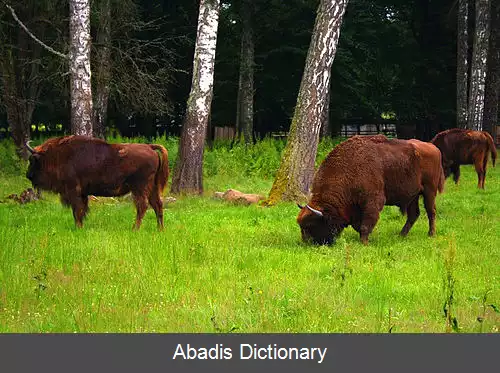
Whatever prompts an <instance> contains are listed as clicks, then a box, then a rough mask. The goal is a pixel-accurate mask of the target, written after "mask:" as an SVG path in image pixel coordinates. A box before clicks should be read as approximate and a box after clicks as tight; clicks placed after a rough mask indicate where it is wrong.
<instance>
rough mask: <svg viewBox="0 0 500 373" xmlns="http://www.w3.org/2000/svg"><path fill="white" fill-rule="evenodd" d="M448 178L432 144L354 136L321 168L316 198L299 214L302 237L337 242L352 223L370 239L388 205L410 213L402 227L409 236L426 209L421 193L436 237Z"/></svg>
mask: <svg viewBox="0 0 500 373" xmlns="http://www.w3.org/2000/svg"><path fill="white" fill-rule="evenodd" d="M444 180H445V179H444V174H443V169H442V166H441V153H440V152H439V150H438V149H437V148H436V147H435V146H434V145H432V144H430V143H424V142H421V141H418V140H408V141H407V140H389V139H387V138H386V137H385V136H383V135H377V136H363V137H361V136H354V137H352V138H350V139H349V140H347V141H345V142H343V143H342V144H340V145H338V146H337V147H335V148H334V149H333V150H332V151H331V152H330V154H329V155H328V156H327V158H326V159H325V160H324V161H323V163H322V164H321V166H320V167H319V169H318V172H317V173H316V175H315V178H314V182H313V188H312V197H311V200H310V202H309V204H308V205H307V206H305V207H303V208H301V211H300V213H299V215H298V217H297V222H298V224H299V225H300V228H301V232H302V239H303V240H304V241H311V240H312V241H313V242H314V243H317V244H331V243H333V242H334V241H335V239H336V237H337V236H338V235H339V234H340V233H341V231H342V230H343V229H344V228H346V227H347V226H349V225H352V227H353V228H354V229H355V230H356V231H357V232H359V234H360V238H361V242H363V243H364V244H367V243H368V236H369V235H370V233H371V232H372V230H373V228H374V227H375V224H376V223H377V221H378V219H379V214H380V212H381V211H382V209H383V207H384V205H395V206H399V208H400V209H401V211H402V212H403V213H406V214H407V220H406V224H405V225H404V227H403V229H402V230H401V235H403V236H406V235H407V234H408V232H409V231H410V229H411V227H412V226H413V224H414V223H415V221H416V220H417V218H418V216H419V214H420V211H419V206H418V199H419V196H420V195H423V197H424V204H425V209H426V211H427V216H428V218H429V236H432V235H434V234H435V230H436V228H435V216H436V204H435V199H436V194H437V192H438V191H439V192H442V191H443V185H444ZM299 207H300V206H299Z"/></svg>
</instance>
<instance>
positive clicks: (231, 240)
mask: <svg viewBox="0 0 500 373" xmlns="http://www.w3.org/2000/svg"><path fill="white" fill-rule="evenodd" d="M169 141H170V140H166V141H165V143H166V144H167V145H169V147H170V148H169V152H170V154H171V160H172V159H174V157H173V154H175V152H176V149H171V148H172V147H175V143H174V142H169ZM332 144H333V143H332V142H330V143H327V144H322V145H321V147H320V155H319V157H318V158H319V160H321V159H322V157H324V155H325V154H326V153H327V152H328V151H329V150H330V149H331V145H332ZM3 146H4V149H6V150H5V151H4V154H0V160H2V163H3V168H0V172H2V170H3V172H2V173H1V174H0V201H2V203H0V332H238V333H247V332H320V333H322V332H356V333H357V332H388V331H389V330H391V331H392V332H393V333H397V332H445V331H447V330H455V331H460V332H498V330H499V327H500V314H499V313H497V312H496V311H495V309H496V310H498V308H500V208H499V206H500V167H498V166H497V168H491V165H490V167H489V169H488V175H487V178H486V190H484V191H482V190H478V189H477V187H476V184H477V179H476V174H475V172H474V171H473V169H472V168H471V167H470V166H465V167H462V180H461V183H460V185H459V186H455V185H454V184H453V183H452V182H451V181H450V180H448V181H447V183H446V190H445V193H444V194H442V195H440V196H438V200H437V209H438V215H437V236H436V237H435V238H428V237H427V229H428V225H427V218H426V215H425V213H424V209H423V207H422V215H421V216H420V218H419V220H418V221H417V223H416V224H415V226H414V227H413V229H412V230H411V231H410V234H409V235H408V237H406V238H401V237H399V235H398V233H399V231H400V229H401V228H402V226H403V224H404V218H403V217H402V216H401V215H400V214H399V211H398V210H397V209H396V208H392V207H386V208H385V209H384V211H383V214H382V216H381V219H380V221H379V222H378V224H377V226H376V228H375V230H374V232H373V234H372V235H371V236H370V244H369V245H368V246H363V245H361V244H360V242H359V236H358V235H357V233H356V232H355V231H354V230H353V229H352V228H348V229H346V230H345V231H344V232H343V234H342V236H341V238H340V239H339V240H338V242H337V243H336V244H335V245H334V246H331V247H327V246H320V247H313V246H306V245H304V244H302V243H301V242H300V232H299V229H298V226H297V224H296V222H295V218H296V216H297V213H298V209H297V207H296V206H295V205H294V204H291V203H290V204H281V205H278V206H276V207H272V208H263V207H259V206H249V207H242V206H235V205H232V204H229V203H226V202H222V201H219V200H215V199H213V198H212V197H211V195H212V193H213V191H215V190H219V191H223V190H225V189H226V188H229V187H232V188H236V189H239V190H242V191H245V192H257V193H264V194H265V193H267V192H268V190H269V189H270V187H271V184H272V177H273V174H274V171H275V168H276V167H277V165H278V164H279V154H280V152H281V150H282V146H283V144H279V143H274V142H272V141H270V140H268V141H267V142H266V141H265V142H263V143H260V144H258V145H256V146H255V148H248V149H247V148H245V147H244V146H237V147H236V148H235V149H233V150H229V149H228V148H227V147H224V146H222V145H220V146H215V147H214V149H212V150H207V152H206V159H205V190H206V193H205V196H203V197H197V198H194V197H184V198H180V199H178V200H177V202H175V203H173V204H170V205H169V206H168V208H167V209H166V210H165V226H166V229H165V231H164V232H161V233H160V232H157V230H156V222H155V217H154V213H153V211H152V210H149V211H148V213H147V215H146V217H145V219H144V221H143V225H142V228H141V230H140V231H139V232H132V230H131V227H132V223H133V221H134V217H135V211H134V208H133V205H132V203H131V202H130V201H124V200H121V199H118V200H116V201H114V200H112V199H105V198H102V199H100V200H99V201H97V202H92V203H91V213H90V215H89V217H88V219H87V220H86V221H85V224H84V228H83V229H81V230H77V229H76V228H75V227H74V222H73V217H72V214H71V212H70V210H69V209H66V208H63V207H62V206H61V204H60V203H59V201H58V198H57V196H55V195H51V194H48V193H45V194H44V200H42V201H38V202H34V203H29V204H26V205H18V204H16V203H15V202H13V201H12V200H9V199H6V198H5V197H7V196H8V195H9V194H11V193H20V192H21V191H22V190H23V189H25V188H27V187H29V186H30V185H29V182H28V181H27V180H26V179H25V178H24V176H23V173H24V166H15V165H12V164H10V163H9V162H10V161H9V160H10V155H8V154H7V153H9V152H10V151H11V150H12V149H11V148H9V146H8V145H3ZM6 154H7V155H6ZM2 163H0V167H1V166H2ZM172 163H173V162H172ZM9 164H10V166H9ZM448 280H449V281H448ZM445 307H446V309H447V310H448V309H450V312H451V314H450V316H451V317H450V318H447V317H445V314H444V311H443V309H444V308H445ZM478 317H479V318H480V320H482V322H479V321H478ZM453 319H455V320H456V323H457V325H458V329H457V328H456V327H455V328H454V329H453V327H452V326H451V325H450V324H451V323H452V320H453Z"/></svg>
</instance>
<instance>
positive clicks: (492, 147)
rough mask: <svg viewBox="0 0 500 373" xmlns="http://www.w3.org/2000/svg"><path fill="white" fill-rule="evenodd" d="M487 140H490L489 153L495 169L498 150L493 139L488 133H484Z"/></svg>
mask: <svg viewBox="0 0 500 373" xmlns="http://www.w3.org/2000/svg"><path fill="white" fill-rule="evenodd" d="M484 134H485V136H486V138H487V139H488V144H489V151H490V152H491V163H492V164H493V167H495V161H496V160H497V148H496V146H495V142H494V141H493V137H491V135H490V134H489V133H488V132H484Z"/></svg>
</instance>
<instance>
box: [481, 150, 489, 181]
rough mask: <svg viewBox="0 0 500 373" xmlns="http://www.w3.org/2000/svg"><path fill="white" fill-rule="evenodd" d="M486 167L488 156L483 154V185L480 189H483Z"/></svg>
mask: <svg viewBox="0 0 500 373" xmlns="http://www.w3.org/2000/svg"><path fill="white" fill-rule="evenodd" d="M487 167H488V154H487V153H485V154H484V158H483V184H482V189H484V182H485V181H486V168H487Z"/></svg>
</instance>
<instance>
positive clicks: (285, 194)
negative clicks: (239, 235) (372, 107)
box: [267, 0, 347, 205]
mask: <svg viewBox="0 0 500 373" xmlns="http://www.w3.org/2000/svg"><path fill="white" fill-rule="evenodd" d="M346 7H347V0H321V1H320V4H319V7H318V11H317V15H316V21H315V24H314V30H313V34H312V39H311V43H310V45H309V51H308V53H307V58H306V65H305V69H304V74H303V76H302V82H301V84H300V89H299V94H298V97H297V103H296V106H295V112H294V115H293V119H292V123H291V126H290V133H289V137H288V141H287V144H286V147H285V150H284V155H283V158H282V160H281V164H280V167H279V169H278V172H277V174H276V179H275V180H274V183H273V186H272V188H271V191H270V194H269V199H268V201H267V203H268V204H270V205H272V204H275V203H277V202H278V201H280V200H286V201H297V202H298V201H302V200H304V199H305V198H306V196H307V194H308V193H309V188H310V186H311V183H312V179H313V176H314V163H315V159H316V153H317V150H318V141H319V133H320V129H321V124H322V118H323V114H324V109H325V105H326V100H327V97H328V90H329V87H330V75H331V66H332V63H333V60H334V58H335V52H336V50H337V43H338V40H339V36H340V27H341V25H342V18H343V16H344V13H345V9H346Z"/></svg>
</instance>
